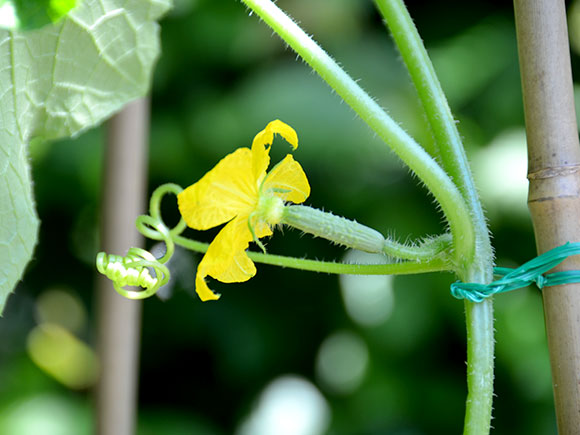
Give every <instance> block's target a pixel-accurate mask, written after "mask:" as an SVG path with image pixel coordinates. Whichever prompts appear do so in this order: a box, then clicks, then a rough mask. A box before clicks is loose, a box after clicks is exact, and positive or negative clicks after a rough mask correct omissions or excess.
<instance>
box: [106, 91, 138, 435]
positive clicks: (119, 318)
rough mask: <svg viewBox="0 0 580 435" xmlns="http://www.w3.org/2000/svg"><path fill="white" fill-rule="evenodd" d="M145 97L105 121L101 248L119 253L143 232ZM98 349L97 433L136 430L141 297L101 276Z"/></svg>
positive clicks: (120, 433) (122, 433)
mask: <svg viewBox="0 0 580 435" xmlns="http://www.w3.org/2000/svg"><path fill="white" fill-rule="evenodd" d="M148 124H149V114H148V103H147V100H145V99H141V100H137V101H135V102H133V103H131V104H129V105H127V106H126V107H125V109H124V110H123V111H122V112H121V113H119V114H118V115H116V116H114V117H113V118H111V120H110V121H109V124H108V137H107V147H106V157H105V179H104V192H103V199H104V201H103V219H102V220H103V222H102V226H101V228H102V231H101V234H102V246H101V248H102V250H103V251H105V252H112V253H117V254H120V255H122V254H124V253H125V252H126V251H127V247H129V246H139V245H140V244H141V243H142V237H141V236H140V235H139V233H138V232H137V230H136V229H135V218H136V217H137V216H138V215H139V214H141V213H143V210H144V208H145V203H144V200H145V189H146V183H145V180H146V157H147V146H146V144H147V132H148ZM97 290H98V294H97V310H98V320H97V321H98V351H99V358H100V364H101V374H100V378H99V383H98V385H97V418H96V422H95V423H96V429H97V430H96V433H97V434H99V435H130V434H132V433H134V432H135V420H136V413H137V373H138V360H139V337H140V327H141V301H133V300H129V299H125V298H123V297H122V296H120V295H118V294H117V293H116V292H115V290H114V289H113V286H112V284H111V281H109V280H108V279H107V278H106V277H104V276H102V275H101V276H100V279H99V285H98V287H97Z"/></svg>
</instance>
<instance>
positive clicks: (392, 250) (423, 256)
mask: <svg viewBox="0 0 580 435" xmlns="http://www.w3.org/2000/svg"><path fill="white" fill-rule="evenodd" d="M280 223H282V224H286V225H288V226H291V227H293V228H297V229H299V230H302V231H304V232H305V233H308V234H312V235H314V236H317V237H322V238H324V239H326V240H330V241H331V242H334V243H337V244H339V245H343V246H346V247H348V248H352V249H358V250H360V251H364V252H370V253H373V254H386V255H388V256H391V257H394V258H400V259H406V260H414V261H426V260H430V259H432V258H433V257H435V256H437V255H440V254H443V253H444V252H445V251H447V250H448V249H449V248H450V247H451V236H450V235H449V234H444V235H442V236H438V237H434V238H430V239H426V240H425V241H423V242H422V243H421V244H419V245H418V246H409V245H403V244H400V243H397V242H394V241H392V240H390V239H386V238H385V237H384V236H383V235H382V234H381V233H379V232H378V231H376V230H374V229H372V228H369V227H367V226H365V225H362V224H359V223H358V222H356V221H353V220H350V219H346V218H343V217H340V216H335V215H333V214H332V213H328V212H324V211H321V210H317V209H314V208H311V207H307V206H302V205H291V206H285V207H284V209H283V212H282V216H281V220H280Z"/></svg>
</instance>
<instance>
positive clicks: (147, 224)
mask: <svg viewBox="0 0 580 435" xmlns="http://www.w3.org/2000/svg"><path fill="white" fill-rule="evenodd" d="M182 190H183V189H182V188H181V187H180V186H178V185H177V184H164V185H162V186H159V187H158V188H157V189H155V191H154V192H153V194H152V195H151V201H150V203H149V215H141V216H139V217H138V218H137V220H136V221H135V226H136V227H137V230H138V231H139V232H140V233H141V234H143V236H145V237H147V238H149V239H152V240H158V241H162V242H164V243H165V254H164V255H163V256H162V257H161V258H159V259H157V258H155V256H154V255H153V254H151V253H150V252H148V251H146V250H144V249H141V248H131V249H129V251H128V252H127V255H125V256H124V257H123V256H121V255H109V254H106V253H105V252H99V253H98V254H97V261H96V263H97V270H98V271H99V272H100V273H102V274H103V275H105V276H106V277H107V278H109V279H110V280H111V281H113V286H114V287H115V290H116V291H117V293H119V294H120V295H121V296H125V297H126V298H128V299H145V298H148V297H149V296H153V295H154V294H155V293H157V291H158V290H159V289H160V288H161V286H163V285H165V284H166V283H167V282H168V281H169V276H170V273H169V269H168V268H167V266H165V265H164V264H163V263H167V262H168V261H169V259H170V258H171V257H172V256H173V253H174V252H175V243H174V242H173V237H174V236H177V235H179V234H181V232H183V230H184V229H185V226H186V225H185V222H184V221H183V219H181V220H180V221H179V223H178V224H177V225H176V226H175V227H174V228H171V229H169V228H168V227H167V225H165V222H163V219H162V218H161V210H160V207H161V200H162V198H163V196H164V195H166V194H174V195H178V194H179V193H180V192H181V191H182ZM152 272H153V274H152ZM127 286H129V287H142V288H143V290H130V289H128V288H125V287H127Z"/></svg>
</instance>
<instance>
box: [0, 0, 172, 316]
mask: <svg viewBox="0 0 580 435" xmlns="http://www.w3.org/2000/svg"><path fill="white" fill-rule="evenodd" d="M170 4H171V0H83V1H82V2H81V3H80V4H79V6H78V7H77V8H76V9H74V10H73V11H71V12H70V13H69V15H68V16H67V17H65V18H63V19H62V20H61V21H60V22H59V23H58V24H56V25H51V26H45V27H43V28H41V29H37V30H32V31H27V32H22V31H14V30H0V83H1V84H2V85H1V87H0V265H1V266H0V313H1V312H2V310H3V308H4V304H5V302H6V298H7V297H8V294H9V293H10V292H11V291H12V289H13V288H14V286H15V284H16V283H17V281H18V280H19V279H20V278H21V276H22V273H23V271H24V268H25V267H26V264H27V263H28V261H29V260H30V258H31V256H32V252H33V249H34V245H35V244H36V238H37V233H38V223H39V221H38V218H37V216H36V211H35V205H34V199H33V189H32V180H31V177H30V167H29V162H28V143H29V142H30V141H31V140H52V139H57V138H61V137H69V136H74V135H76V134H78V133H80V132H81V131H83V130H86V129H87V128H89V127H91V126H94V125H95V124H98V123H99V122H101V121H102V120H104V119H106V118H107V117H109V116H110V115H112V114H113V113H114V112H116V111H119V110H120V109H121V108H122V107H123V105H124V104H126V103H127V102H129V101H131V100H133V99H136V98H138V97H140V96H142V95H144V94H145V93H146V92H147V90H148V87H149V83H150V81H151V73H152V69H153V65H154V63H155V61H156V59H157V57H158V54H159V38H158V33H159V26H158V24H157V23H156V21H155V20H157V19H158V18H159V17H160V16H161V15H162V14H163V13H164V12H165V11H167V9H168V8H169V7H170ZM61 194H63V195H66V194H67V193H66V192H61Z"/></svg>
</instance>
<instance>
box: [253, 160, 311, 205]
mask: <svg viewBox="0 0 580 435" xmlns="http://www.w3.org/2000/svg"><path fill="white" fill-rule="evenodd" d="M272 189H275V190H274V195H275V196H277V197H279V198H282V199H283V200H284V201H291V202H293V203H295V204H300V203H302V202H304V201H305V200H306V198H308V196H309V195H310V184H308V179H307V178H306V174H305V173H304V170H303V169H302V166H300V163H298V162H297V161H296V160H294V158H293V157H292V156H291V155H290V154H288V155H287V156H286V157H285V158H284V160H282V161H281V162H280V163H278V164H277V165H276V166H275V167H274V168H273V169H272V170H271V171H270V172H269V173H268V175H267V176H266V179H265V180H264V184H263V185H262V188H261V190H262V192H268V191H269V190H272ZM278 189H281V190H284V191H286V192H281V191H277V190H278Z"/></svg>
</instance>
